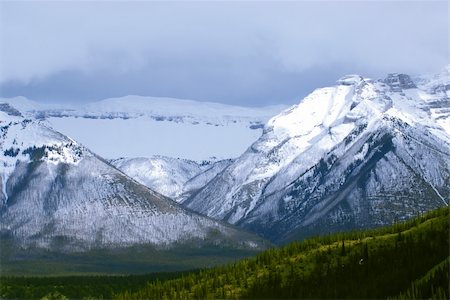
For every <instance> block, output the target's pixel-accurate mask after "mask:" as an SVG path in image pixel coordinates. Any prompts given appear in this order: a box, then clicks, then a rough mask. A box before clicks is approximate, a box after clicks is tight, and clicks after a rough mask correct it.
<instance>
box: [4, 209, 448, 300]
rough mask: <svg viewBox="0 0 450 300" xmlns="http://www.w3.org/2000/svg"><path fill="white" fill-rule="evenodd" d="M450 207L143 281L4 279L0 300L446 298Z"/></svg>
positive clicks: (134, 278)
mask: <svg viewBox="0 0 450 300" xmlns="http://www.w3.org/2000/svg"><path fill="white" fill-rule="evenodd" d="M449 225H450V220H449V210H448V208H443V209H439V210H435V211H432V212H430V213H427V214H425V215H423V216H421V217H418V218H415V219H413V220H411V221H408V222H406V223H400V224H396V225H394V226H390V227H385V228H380V229H375V230H368V231H356V232H349V233H341V234H333V235H330V236H324V237H317V238H312V239H308V240H305V241H302V242H294V243H291V244H289V245H287V246H285V247H282V248H273V249H270V250H267V251H265V252H263V253H261V254H259V255H257V256H256V257H254V258H248V259H244V260H241V261H240V262H236V263H234V264H231V265H226V266H222V267H214V268H211V269H204V270H199V271H193V272H184V273H165V274H149V275H140V276H136V275H135V276H89V277H88V276H72V277H40V278H39V277H2V278H1V285H0V298H2V299H3V298H6V299H33V298H38V299H39V298H42V297H43V296H46V295H47V298H51V297H52V296H56V298H58V297H59V299H64V297H63V296H66V297H68V298H76V299H81V298H87V297H88V296H91V297H95V298H103V299H109V298H116V299H230V298H248V299H251V298H256V299H270V298H276V299H280V298H290V299H296V298H306V299H327V298H350V299H363V298H370V299H387V298H390V299H429V298H432V299H448V297H449V295H450V294H449Z"/></svg>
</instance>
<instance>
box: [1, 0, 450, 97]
mask: <svg viewBox="0 0 450 300" xmlns="http://www.w3.org/2000/svg"><path fill="white" fill-rule="evenodd" d="M0 8H1V17H2V18H1V20H2V21H0V22H1V23H0V24H1V27H0V34H1V35H0V41H1V44H0V45H1V46H0V48H1V51H2V52H1V53H0V59H1V60H0V70H1V71H2V72H0V82H1V85H0V94H1V95H2V96H15V95H25V96H28V97H30V98H34V99H38V100H43V101H49V102H56V101H92V100H98V99H102V98H107V97H114V96H122V95H126V94H141V95H151V96H167V97H179V98H191V99H199V100H208V101H219V102H225V103H233V104H244V105H262V104H274V103H279V102H289V103H292V102H296V101H298V98H299V97H301V96H303V95H305V94H306V93H307V92H310V91H311V90H312V89H313V88H315V87H319V86H323V85H327V84H330V83H332V82H334V80H335V79H337V77H339V76H341V75H343V74H345V73H361V74H363V75H366V76H370V77H381V76H383V75H384V74H385V73H388V72H394V71H401V72H408V73H423V72H433V71H436V70H438V69H439V68H441V67H442V66H443V65H444V64H446V63H448V40H449V37H448V34H449V33H448V27H449V26H448V25H449V20H448V4H447V3H446V2H432V1H428V2H399V1H396V2H387V1H382V2H355V1H352V2H322V1H319V2H213V3H211V2H142V1H141V2H65V3H64V2H63V3H58V2H42V3H30V2H18V3H15V2H14V3H13V2H2V3H0Z"/></svg>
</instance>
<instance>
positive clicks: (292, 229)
mask: <svg viewBox="0 0 450 300" xmlns="http://www.w3.org/2000/svg"><path fill="white" fill-rule="evenodd" d="M448 78H449V76H448V70H447V72H444V73H443V74H440V75H438V76H435V77H427V78H426V79H425V78H422V79H421V81H420V82H418V83H417V84H416V83H415V82H414V81H412V80H411V79H410V78H409V76H407V75H404V74H390V75H389V76H388V77H387V78H386V79H385V80H384V81H373V80H370V79H365V78H362V77H361V76H358V75H350V76H346V77H344V78H341V79H340V80H339V81H338V85H337V86H334V87H329V88H322V89H318V90H316V91H314V92H313V93H312V94H310V95H309V96H307V97H306V98H305V99H304V100H303V101H302V102H301V103H300V104H298V105H296V106H294V107H292V108H290V109H288V110H286V111H284V112H282V113H281V114H279V115H278V116H276V117H274V118H272V119H271V120H270V121H269V122H268V124H267V126H266V127H265V129H264V133H263V135H262V136H261V138H260V139H259V140H258V141H256V142H255V143H254V144H253V145H252V146H251V147H250V148H248V150H247V151H246V152H245V153H244V154H243V155H242V156H241V157H239V158H238V159H236V160H235V161H234V163H233V164H231V165H230V166H229V167H228V168H226V169H225V170H224V171H223V172H222V173H219V174H218V176H216V177H215V178H214V179H213V180H211V181H210V182H209V183H208V184H207V185H206V186H205V187H204V188H203V189H202V190H201V191H199V192H198V193H196V194H195V195H193V196H192V197H190V199H188V200H187V201H186V202H185V204H186V205H187V206H188V207H189V208H191V209H194V210H197V211H199V212H202V213H205V214H207V215H209V216H212V217H214V218H218V219H224V220H227V221H229V222H231V223H235V224H239V225H241V226H244V227H247V228H251V229H253V230H255V231H257V232H259V233H261V234H263V235H265V236H266V237H268V238H271V239H272V240H274V241H278V242H280V241H283V240H286V239H290V238H293V237H295V236H298V235H303V236H304V235H308V234H312V233H318V232H328V231H330V230H339V229H348V228H355V227H370V226H375V225H381V224H387V223H390V222H393V221H395V220H398V219H402V218H407V217H410V216H412V215H415V214H417V213H419V212H423V211H426V210H428V209H431V208H434V207H438V206H442V205H447V204H448V199H449V197H450V184H449V183H450V175H449V174H450V133H449V132H448V127H446V124H447V122H448V120H449V119H450V114H449V111H448V107H449V106H450V105H449V104H450V101H449V97H448V91H449V89H450V86H449V85H448V84H446V82H448ZM416 85H417V86H418V87H417V86H416Z"/></svg>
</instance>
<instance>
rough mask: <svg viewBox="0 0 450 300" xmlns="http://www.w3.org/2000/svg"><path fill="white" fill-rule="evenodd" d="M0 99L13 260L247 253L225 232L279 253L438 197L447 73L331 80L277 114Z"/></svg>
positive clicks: (445, 172) (399, 216) (138, 100)
mask: <svg viewBox="0 0 450 300" xmlns="http://www.w3.org/2000/svg"><path fill="white" fill-rule="evenodd" d="M0 102H3V103H2V104H0V121H1V123H0V127H1V137H0V141H1V145H0V146H1V149H0V150H1V153H0V159H1V163H2V166H3V167H2V169H1V170H0V171H1V183H2V194H1V195H0V201H1V210H0V213H1V221H0V226H1V227H0V228H1V234H2V237H7V238H10V239H12V240H14V241H17V242H18V243H19V244H21V245H22V246H25V247H26V246H30V245H33V246H38V247H43V248H45V247H50V248H52V249H54V248H55V247H60V248H61V249H68V248H71V249H72V248H76V249H91V248H92V247H97V246H101V247H122V246H127V245H135V244H150V245H155V246H156V247H166V246H170V245H171V244H174V243H175V244H183V243H184V242H186V243H192V242H194V241H205V242H206V243H210V244H211V243H212V244H217V245H220V244H222V245H228V246H230V245H231V247H232V248H233V247H234V248H245V249H252V248H253V249H260V248H263V247H264V245H265V244H264V241H262V240H261V239H259V238H257V237H255V236H252V235H251V234H249V233H247V232H245V231H240V230H238V229H236V227H234V226H232V225H226V223H225V222H228V223H231V224H233V225H238V226H239V227H241V228H243V229H245V230H249V231H253V232H255V233H257V234H259V235H260V236H262V237H264V238H267V239H269V240H271V241H272V242H275V243H285V242H287V241H290V240H295V239H301V238H304V237H306V236H309V235H314V234H322V233H328V232H333V231H339V230H347V229H355V228H368V227H375V226H380V225H385V224H390V223H393V222H395V221H399V220H403V219H408V218H410V217H412V216H415V215H417V214H419V213H422V212H425V211H428V210H431V209H434V208H437V207H441V206H446V205H447V206H448V203H449V199H450V75H449V68H446V69H445V70H444V71H443V72H441V73H439V74H436V75H428V76H419V77H414V78H411V77H410V76H408V75H406V74H389V75H388V76H387V77H386V78H385V79H383V80H372V79H368V78H364V77H362V76H359V75H350V76H345V77H343V78H341V79H339V80H338V81H337V84H336V85H335V86H332V87H326V88H320V89H317V90H315V91H314V92H313V93H311V94H310V95H309V96H307V97H306V98H305V99H303V100H301V101H300V103H299V104H298V105H294V106H292V107H290V108H288V109H286V110H284V111H282V112H281V113H280V111H281V110H282V107H268V108H260V109H258V108H254V109H253V108H240V107H232V106H226V105H221V104H213V103H198V102H193V101H185V100H174V99H160V98H145V97H136V96H129V97H124V98H120V99H108V100H105V101H101V102H98V103H93V104H91V105H87V106H85V107H75V108H68V107H57V106H48V105H42V104H37V103H34V102H32V101H29V100H27V99H24V98H13V99H2V101H0ZM269 116H274V117H272V118H270V119H269ZM264 124H265V125H264ZM55 128H56V130H58V131H60V132H62V133H64V134H69V136H71V137H73V138H74V139H72V138H69V137H67V136H66V135H64V134H62V133H59V132H58V131H56V130H55ZM78 138H79V139H80V141H81V142H82V144H80V143H79V141H78ZM75 140H77V141H75ZM160 144H164V145H165V146H161V147H159V145H160ZM86 147H87V148H86ZM158 147H159V148H158ZM246 147H247V150H245V148H246ZM88 148H92V149H94V152H97V151H98V152H99V154H100V155H102V154H105V153H109V154H108V155H106V158H102V157H100V156H98V155H97V154H94V152H92V151H91V150H88ZM136 148H137V149H138V150H137V151H135V150H134V149H136ZM102 149H103V150H102ZM108 149H109V150H108ZM139 149H141V150H142V149H146V151H148V152H145V153H152V155H134V154H137V153H141V152H140V151H141V150H139ZM114 153H120V155H117V156H113V154H114ZM145 153H144V154H145ZM239 154H240V155H239ZM133 156H135V157H133ZM117 157H122V158H117ZM124 157H125V158H124ZM222 158H226V159H222ZM231 158H232V159H231ZM172 200H175V201H172ZM177 202H178V203H177ZM224 221H225V222H224ZM194 243H195V242H194ZM200 244H201V242H200Z"/></svg>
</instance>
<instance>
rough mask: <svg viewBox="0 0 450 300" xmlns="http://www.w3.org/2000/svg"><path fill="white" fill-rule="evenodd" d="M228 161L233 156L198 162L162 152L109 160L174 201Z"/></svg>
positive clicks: (201, 183) (197, 187)
mask: <svg viewBox="0 0 450 300" xmlns="http://www.w3.org/2000/svg"><path fill="white" fill-rule="evenodd" d="M231 162H232V160H221V161H203V162H201V163H198V162H195V161H192V160H187V159H180V158H171V157H165V156H153V157H149V158H144V157H139V158H119V159H113V160H111V161H110V163H111V164H112V165H114V166H115V167H116V168H118V169H119V170H121V171H122V172H123V173H125V174H126V175H128V176H130V177H131V178H133V179H134V180H136V181H137V182H139V183H141V184H143V185H145V186H147V187H149V188H150V189H152V190H154V191H156V192H158V193H160V194H162V195H164V196H166V197H169V198H172V199H174V200H176V201H177V202H182V201H183V200H184V199H186V197H188V195H190V194H191V193H193V192H194V191H196V190H198V189H199V188H201V187H203V186H204V185H205V184H206V183H207V182H208V181H210V180H211V179H212V178H213V177H215V176H216V175H217V174H218V173H219V172H221V171H222V170H223V169H224V168H225V167H226V166H228V165H229V164H231Z"/></svg>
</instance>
